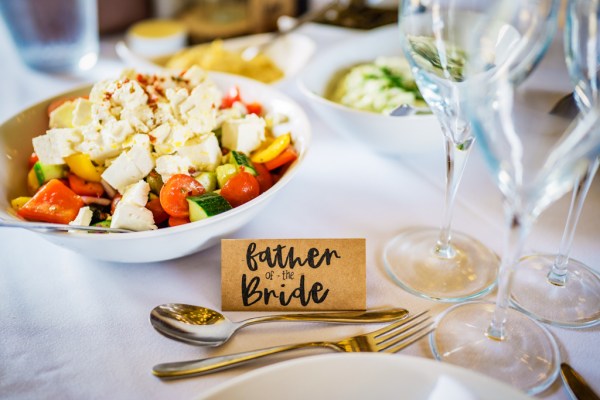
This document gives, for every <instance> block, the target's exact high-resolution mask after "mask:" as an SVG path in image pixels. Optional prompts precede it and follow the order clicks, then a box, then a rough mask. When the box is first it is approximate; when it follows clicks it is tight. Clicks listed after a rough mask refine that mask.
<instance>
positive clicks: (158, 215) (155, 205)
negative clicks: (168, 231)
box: [146, 197, 169, 225]
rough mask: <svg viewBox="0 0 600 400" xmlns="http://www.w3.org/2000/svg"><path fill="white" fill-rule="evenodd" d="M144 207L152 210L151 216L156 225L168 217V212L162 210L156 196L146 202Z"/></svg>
mask: <svg viewBox="0 0 600 400" xmlns="http://www.w3.org/2000/svg"><path fill="white" fill-rule="evenodd" d="M146 208H147V209H148V210H150V211H152V216H153V217H154V223H155V224H156V225H159V224H162V223H163V222H165V221H166V220H168V219H169V214H167V213H166V212H165V210H163V208H162V206H161V205H160V199H159V198H158V197H157V198H155V199H152V200H150V201H149V202H148V203H146Z"/></svg>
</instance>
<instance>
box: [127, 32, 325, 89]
mask: <svg viewBox="0 0 600 400" xmlns="http://www.w3.org/2000/svg"><path fill="white" fill-rule="evenodd" d="M270 38H271V35H270V34H268V33H261V34H257V35H249V36H241V37H238V38H233V39H226V40H223V47H224V48H225V49H227V50H230V51H237V50H241V49H244V48H246V47H248V46H251V45H258V44H262V43H265V42H268V41H269V40H270ZM315 47H316V46H315V43H314V42H313V41H312V39H310V38H308V37H307V36H304V35H301V34H297V33H290V34H287V35H285V36H283V37H281V38H279V39H277V41H275V43H273V45H271V46H269V47H267V49H266V50H265V54H266V55H267V56H269V57H270V58H271V60H273V62H274V63H275V64H276V65H277V66H278V67H279V68H280V69H281V70H282V71H283V73H284V77H283V78H282V79H280V80H279V81H277V82H275V83H281V82H282V81H284V80H286V79H289V78H291V77H293V76H295V75H296V74H297V73H298V72H300V70H301V69H302V68H304V66H305V65H306V63H308V61H309V60H310V58H311V57H312V55H313V53H314V51H315ZM116 51H117V54H118V55H119V57H120V58H121V59H122V60H123V61H124V62H125V63H126V64H127V65H129V66H130V67H132V68H137V69H141V70H143V71H147V72H155V71H157V70H160V69H162V68H163V65H161V63H160V60H161V59H165V58H166V57H168V56H163V57H160V58H157V59H151V58H145V57H142V56H141V55H139V54H136V53H134V52H133V51H132V50H131V49H130V48H129V47H127V44H126V43H125V42H119V43H117V45H116Z"/></svg>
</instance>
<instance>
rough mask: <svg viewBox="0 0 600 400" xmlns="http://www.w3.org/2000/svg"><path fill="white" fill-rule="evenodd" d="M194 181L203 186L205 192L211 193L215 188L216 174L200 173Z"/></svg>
mask: <svg viewBox="0 0 600 400" xmlns="http://www.w3.org/2000/svg"><path fill="white" fill-rule="evenodd" d="M196 180H197V181H198V182H200V183H201V184H202V186H204V189H206V191H207V192H212V191H214V190H215V189H216V188H217V174H215V173H214V172H209V171H207V172H202V173H201V174H200V175H198V176H197V177H196Z"/></svg>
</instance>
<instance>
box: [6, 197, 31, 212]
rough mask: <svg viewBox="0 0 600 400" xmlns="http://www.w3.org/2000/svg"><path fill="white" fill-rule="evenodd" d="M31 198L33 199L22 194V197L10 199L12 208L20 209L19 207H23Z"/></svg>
mask: <svg viewBox="0 0 600 400" xmlns="http://www.w3.org/2000/svg"><path fill="white" fill-rule="evenodd" d="M30 199H31V197H27V196H20V197H17V198H16V199H12V200H11V201H10V205H11V206H12V208H13V209H14V210H15V211H19V208H21V207H23V205H25V203H27V202H28V201H29V200H30Z"/></svg>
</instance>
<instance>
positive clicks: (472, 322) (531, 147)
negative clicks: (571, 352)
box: [430, 1, 600, 394]
mask: <svg viewBox="0 0 600 400" xmlns="http://www.w3.org/2000/svg"><path fill="white" fill-rule="evenodd" d="M534 3H537V4H534ZM497 5H498V9H497V10H495V12H493V13H491V14H490V15H489V17H490V20H491V21H493V20H494V19H497V18H499V17H501V18H504V19H506V20H511V18H508V17H509V16H511V15H512V16H513V17H514V18H512V22H513V23H514V24H522V23H524V24H526V23H529V24H530V25H531V26H533V25H535V24H536V23H542V24H543V25H546V24H548V25H553V26H555V25H556V11H555V10H556V6H557V2H553V4H552V5H551V6H550V7H551V8H552V10H550V11H548V10H545V9H544V8H543V7H541V6H542V3H541V2H530V3H529V4H528V3H527V2H523V1H521V2H513V1H499V2H498V3H497ZM546 6H549V5H548V4H546ZM527 21H529V22H527ZM536 21H537V22H536ZM480 28H482V29H481V30H474V37H475V40H474V43H473V47H472V51H471V53H470V54H471V56H472V60H470V61H471V63H472V66H473V68H475V69H476V70H477V69H480V68H481V66H482V65H485V63H486V60H485V59H483V60H482V55H485V54H486V52H488V50H487V49H488V46H489V43H490V40H489V38H490V35H489V28H488V27H487V26H485V25H484V26H483V27H480ZM522 40H523V43H527V40H526V39H525V37H523V38H522ZM543 50H544V46H542V47H539V46H538V47H537V48H536V47H535V46H533V50H532V52H537V54H536V55H535V56H536V57H534V58H539V57H540V56H541V55H543V53H544V51H543ZM530 54H533V53H530ZM535 64H536V63H533V64H531V65H527V64H524V65H519V66H517V68H516V69H514V70H511V69H510V68H507V67H506V66H505V65H498V66H496V67H494V68H491V69H490V73H489V74H487V75H486V76H485V77H484V78H485V79H481V80H480V81H479V84H478V85H474V86H473V91H472V92H471V93H470V95H469V98H468V100H467V102H466V106H467V108H468V115H469V118H470V120H471V123H472V124H473V130H474V132H475V135H476V137H477V140H478V143H479V145H480V146H481V149H482V150H483V153H484V157H485V160H486V162H487V164H488V166H489V167H490V170H491V171H492V175H493V176H494V178H495V181H496V184H497V186H498V187H499V189H500V191H501V193H502V195H503V199H504V204H505V211H506V224H507V232H506V237H505V244H504V249H503V256H502V264H501V266H500V272H499V277H498V294H497V298H496V304H495V305H494V304H490V303H485V302H469V303H464V304H461V305H457V306H454V307H451V308H449V309H448V310H447V311H446V312H444V313H443V314H442V315H441V316H440V317H439V319H438V321H437V327H436V330H435V332H434V333H433V334H432V335H431V336H430V344H431V348H432V351H433V353H434V356H435V357H436V358H437V359H439V360H443V361H446V362H450V363H453V364H456V365H461V366H463V367H467V368H470V369H474V370H477V371H479V372H483V373H486V374H488V375H491V376H493V377H495V378H498V379H501V380H504V381H507V382H509V383H511V384H512V385H513V386H516V387H518V388H520V389H522V390H524V391H526V392H528V393H529V394H535V393H539V392H540V391H542V390H544V389H545V388H546V387H548V386H549V385H550V384H551V383H552V382H553V381H554V379H555V378H556V376H557V374H558V369H559V364H560V361H559V352H558V347H557V345H556V342H555V340H554V338H553V337H552V335H551V334H550V333H549V332H548V331H547V329H546V328H545V327H544V326H542V325H541V324H540V323H538V322H537V321H535V320H534V319H532V318H530V317H529V316H527V315H526V314H524V313H522V312H519V311H517V310H515V309H513V308H510V307H509V296H510V290H511V282H512V277H513V271H514V267H515V265H516V264H517V261H518V260H519V258H520V256H521V251H522V249H523V245H524V241H525V239H526V237H527V235H528V233H529V231H530V228H531V226H532V224H533V223H534V221H535V219H536V218H537V217H538V216H539V215H540V213H541V212H542V211H543V210H544V209H545V208H547V207H548V206H549V205H550V204H552V203H553V202H554V201H556V200H557V199H558V198H560V197H561V196H563V195H564V194H566V193H568V192H569V191H570V190H571V189H572V188H573V185H574V183H575V182H576V180H577V179H578V178H580V177H581V176H583V175H584V174H585V173H586V171H587V170H588V167H589V166H590V164H592V163H594V162H595V160H596V158H597V157H598V155H599V154H600V126H598V124H599V122H600V110H598V109H597V108H596V107H594V108H593V109H591V110H590V112H589V113H588V114H586V115H584V116H583V118H581V119H577V120H575V121H574V122H573V123H572V124H570V125H568V126H565V125H567V124H568V121H566V120H565V119H564V118H560V117H556V116H553V115H550V114H548V113H547V109H548V108H547V107H548V106H547V104H544V101H546V103H547V100H548V99H547V97H548V96H547V95H546V93H545V92H543V91H541V90H534V89H533V88H532V87H531V86H530V85H529V86H528V85H527V81H525V82H521V79H514V77H515V76H518V77H520V78H521V77H526V76H527V75H528V74H529V72H530V71H531V68H533V67H534V66H535Z"/></svg>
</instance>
